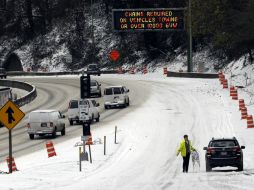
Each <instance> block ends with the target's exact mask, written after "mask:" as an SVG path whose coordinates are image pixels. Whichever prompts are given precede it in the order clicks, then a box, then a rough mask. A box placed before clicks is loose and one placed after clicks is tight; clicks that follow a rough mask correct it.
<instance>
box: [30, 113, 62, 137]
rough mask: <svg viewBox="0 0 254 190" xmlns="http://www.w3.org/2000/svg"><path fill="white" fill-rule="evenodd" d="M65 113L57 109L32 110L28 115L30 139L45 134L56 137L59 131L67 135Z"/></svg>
mask: <svg viewBox="0 0 254 190" xmlns="http://www.w3.org/2000/svg"><path fill="white" fill-rule="evenodd" d="M64 118H65V115H62V114H61V113H60V112H59V111H57V110H36V111H32V112H31V113H30V114H29V117H28V123H27V133H28V134H29V137H30V139H34V136H35V135H39V136H44V135H47V134H51V135H52V137H53V138H55V137H56V133H57V132H61V135H65V122H64Z"/></svg>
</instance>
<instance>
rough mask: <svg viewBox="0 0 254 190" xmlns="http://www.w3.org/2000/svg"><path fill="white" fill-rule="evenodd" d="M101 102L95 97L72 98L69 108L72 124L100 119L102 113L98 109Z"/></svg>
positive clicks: (69, 118)
mask: <svg viewBox="0 0 254 190" xmlns="http://www.w3.org/2000/svg"><path fill="white" fill-rule="evenodd" d="M98 106H99V103H96V101H95V100H93V99H83V100H71V101H70V102H69V108H68V113H67V114H68V120H69V122H70V125H73V122H76V123H81V122H92V121H93V120H94V119H95V121H96V122H99V121H100V113H99V111H98V108H97V107H98Z"/></svg>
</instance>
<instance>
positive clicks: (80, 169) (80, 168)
mask: <svg viewBox="0 0 254 190" xmlns="http://www.w3.org/2000/svg"><path fill="white" fill-rule="evenodd" d="M79 171H80V172H81V171H82V167H81V147H79Z"/></svg>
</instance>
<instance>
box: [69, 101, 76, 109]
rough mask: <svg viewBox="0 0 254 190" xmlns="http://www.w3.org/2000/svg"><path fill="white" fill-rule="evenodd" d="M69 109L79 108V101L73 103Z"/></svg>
mask: <svg viewBox="0 0 254 190" xmlns="http://www.w3.org/2000/svg"><path fill="white" fill-rule="evenodd" d="M69 108H78V101H77V100H76V101H71V102H70V106H69Z"/></svg>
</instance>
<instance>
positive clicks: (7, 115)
mask: <svg viewBox="0 0 254 190" xmlns="http://www.w3.org/2000/svg"><path fill="white" fill-rule="evenodd" d="M24 116H25V114H24V113H23V112H22V111H21V110H20V109H19V107H17V106H16V105H15V104H14V103H13V102H12V101H11V100H9V101H8V102H7V103H6V104H5V105H4V106H3V107H2V108H1V109H0V121H1V122H2V123H3V124H4V126H5V127H6V128H8V129H9V130H11V129H12V128H14V127H15V126H16V125H17V124H18V123H19V122H20V121H21V119H22V118H23V117H24Z"/></svg>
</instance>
